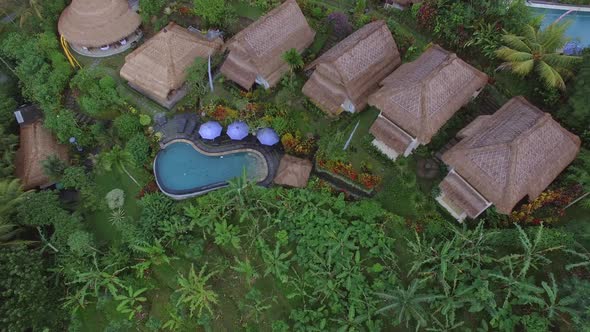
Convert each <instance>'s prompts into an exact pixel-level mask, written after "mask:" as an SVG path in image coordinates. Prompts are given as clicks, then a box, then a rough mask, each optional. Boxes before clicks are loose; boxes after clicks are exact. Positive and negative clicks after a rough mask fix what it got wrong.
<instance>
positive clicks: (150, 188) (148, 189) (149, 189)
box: [136, 180, 159, 198]
mask: <svg viewBox="0 0 590 332" xmlns="http://www.w3.org/2000/svg"><path fill="white" fill-rule="evenodd" d="M158 190H159V189H158V184H157V183H156V180H152V181H150V182H148V184H146V185H145V186H144V187H143V188H141V190H140V191H139V193H138V194H137V196H136V198H142V197H143V196H145V195H146V194H151V193H155V192H157V191H158Z"/></svg>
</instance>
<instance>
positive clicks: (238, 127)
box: [227, 121, 249, 140]
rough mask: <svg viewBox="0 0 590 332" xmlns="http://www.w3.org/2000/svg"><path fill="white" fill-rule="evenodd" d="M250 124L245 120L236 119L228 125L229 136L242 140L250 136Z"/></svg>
mask: <svg viewBox="0 0 590 332" xmlns="http://www.w3.org/2000/svg"><path fill="white" fill-rule="evenodd" d="M248 130H249V128H248V125H247V124H246V123H245V122H243V121H236V122H233V123H232V124H230V125H229V126H228V127H227V136H229V138H231V139H234V140H241V139H244V137H246V136H248Z"/></svg>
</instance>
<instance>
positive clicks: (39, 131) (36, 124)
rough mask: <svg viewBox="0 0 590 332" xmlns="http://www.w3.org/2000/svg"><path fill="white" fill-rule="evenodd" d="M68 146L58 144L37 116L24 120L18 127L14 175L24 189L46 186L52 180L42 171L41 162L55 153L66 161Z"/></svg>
mask: <svg viewBox="0 0 590 332" xmlns="http://www.w3.org/2000/svg"><path fill="white" fill-rule="evenodd" d="M68 151H69V148H68V147H67V146H65V145H62V144H59V143H58V142H57V140H56V139H55V137H53V135H52V134H51V132H49V130H47V129H45V128H44V127H43V122H42V121H41V119H40V118H37V119H36V120H34V121H33V122H25V123H22V124H21V127H20V146H19V149H18V151H17V152H16V159H15V166H16V177H18V178H19V179H20V180H21V183H22V186H23V189H24V190H29V189H33V188H37V187H46V186H49V185H51V184H53V182H52V181H51V179H49V177H48V176H47V175H45V173H44V172H43V166H42V164H41V163H42V162H43V161H44V160H45V159H47V158H48V157H49V156H52V155H56V156H58V157H59V158H60V159H61V160H63V161H66V162H67V161H68Z"/></svg>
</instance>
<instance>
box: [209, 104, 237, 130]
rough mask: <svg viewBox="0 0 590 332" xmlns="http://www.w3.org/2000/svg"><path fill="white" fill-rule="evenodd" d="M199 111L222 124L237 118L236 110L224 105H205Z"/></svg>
mask: <svg viewBox="0 0 590 332" xmlns="http://www.w3.org/2000/svg"><path fill="white" fill-rule="evenodd" d="M201 111H202V112H203V113H205V116H206V117H208V118H211V119H213V120H215V121H219V122H220V123H222V124H223V125H227V124H229V123H230V122H232V121H235V120H237V119H238V116H239V113H238V111H236V110H234V109H232V108H230V107H228V106H224V105H207V106H205V107H203V109H202V110H201Z"/></svg>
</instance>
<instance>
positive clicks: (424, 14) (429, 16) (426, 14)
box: [416, 1, 438, 31]
mask: <svg viewBox="0 0 590 332" xmlns="http://www.w3.org/2000/svg"><path fill="white" fill-rule="evenodd" d="M437 14H438V13H437V6H436V3H435V2H433V1H424V2H423V3H422V5H421V6H420V9H418V14H417V15H416V19H417V21H418V25H420V27H422V28H423V29H426V30H428V31H432V29H434V24H435V23H436V16H437Z"/></svg>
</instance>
